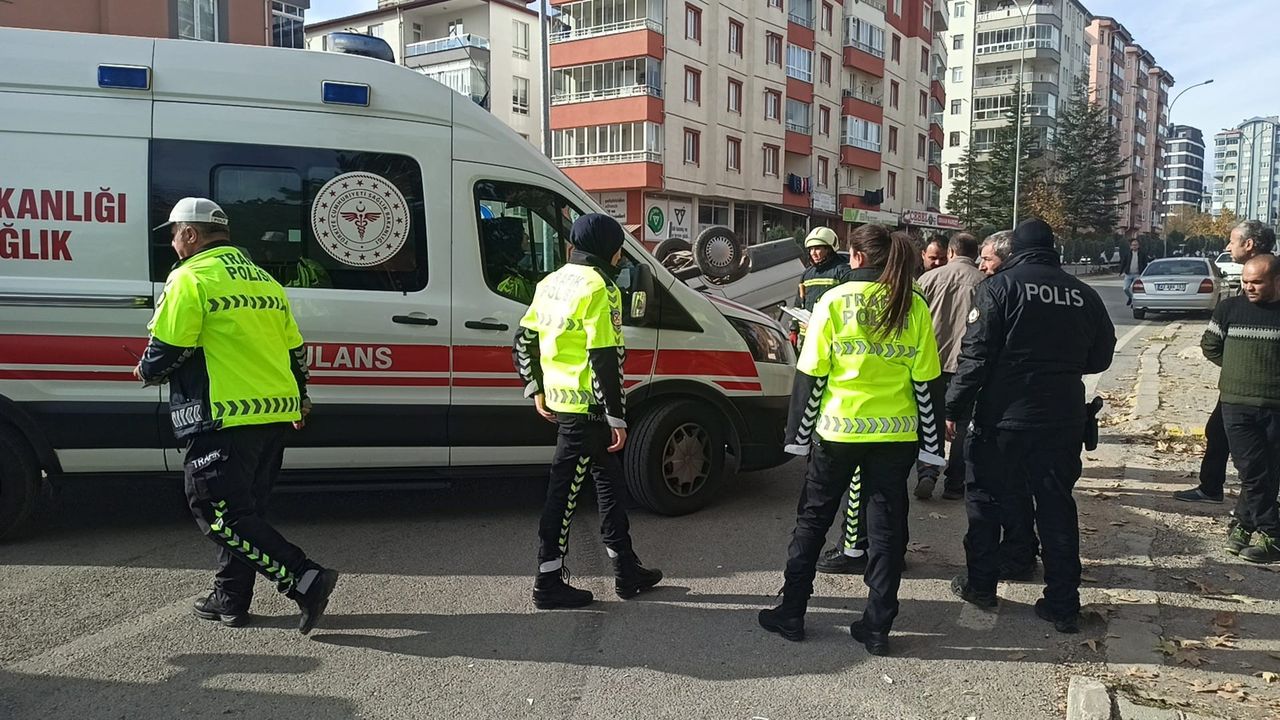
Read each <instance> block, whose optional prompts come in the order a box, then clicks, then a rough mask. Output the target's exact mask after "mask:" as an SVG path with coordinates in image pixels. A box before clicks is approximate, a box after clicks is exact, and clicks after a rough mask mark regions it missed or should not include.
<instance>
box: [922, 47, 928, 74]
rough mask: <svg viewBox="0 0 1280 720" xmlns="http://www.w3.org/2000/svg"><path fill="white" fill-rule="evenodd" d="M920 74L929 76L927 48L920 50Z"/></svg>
mask: <svg viewBox="0 0 1280 720" xmlns="http://www.w3.org/2000/svg"><path fill="white" fill-rule="evenodd" d="M920 74H921V75H928V74H929V48H927V47H923V48H920Z"/></svg>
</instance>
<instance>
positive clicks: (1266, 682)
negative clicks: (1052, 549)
mask: <svg viewBox="0 0 1280 720" xmlns="http://www.w3.org/2000/svg"><path fill="white" fill-rule="evenodd" d="M1203 328H1204V321H1203V320H1199V319H1188V320H1185V321H1182V322H1173V323H1170V324H1169V325H1167V326H1165V327H1162V328H1158V329H1156V330H1154V331H1153V332H1151V333H1149V334H1148V336H1147V337H1146V339H1145V340H1143V341H1140V342H1141V345H1140V347H1139V348H1137V349H1138V351H1139V353H1140V354H1139V359H1138V366H1137V369H1136V373H1133V374H1132V375H1131V376H1129V377H1124V376H1120V377H1114V378H1109V379H1108V382H1106V383H1104V386H1103V387H1102V388H1101V389H1100V394H1101V395H1102V396H1103V397H1104V398H1105V399H1106V400H1107V409H1106V410H1105V411H1104V413H1103V418H1102V426H1103V427H1102V438H1101V442H1102V444H1101V445H1100V446H1099V448H1098V450H1096V451H1094V452H1090V453H1086V460H1085V470H1084V477H1083V478H1082V479H1081V482H1080V484H1079V485H1078V486H1077V493H1076V496H1077V499H1078V501H1079V505H1080V516H1081V517H1080V524H1081V532H1082V540H1081V551H1082V552H1081V555H1082V557H1083V558H1084V563H1085V568H1084V580H1085V587H1084V588H1083V589H1082V593H1081V595H1082V601H1083V602H1084V603H1085V604H1086V612H1087V613H1090V614H1091V616H1092V618H1091V619H1092V622H1089V623H1086V624H1085V626H1084V627H1083V628H1082V630H1083V632H1082V634H1081V635H1080V636H1079V637H1080V642H1082V643H1084V646H1085V647H1087V648H1089V649H1090V650H1092V649H1093V648H1095V647H1096V648H1097V655H1096V656H1095V657H1098V656H1100V659H1101V660H1103V663H1102V664H1100V665H1098V666H1091V667H1090V668H1087V669H1084V670H1082V671H1081V672H1079V673H1078V674H1080V675H1085V676H1092V677H1094V678H1097V679H1098V680H1101V681H1102V682H1103V683H1104V684H1105V685H1106V686H1107V687H1108V688H1109V689H1110V691H1111V694H1112V695H1113V696H1114V701H1115V712H1116V715H1115V717H1119V718H1122V719H1136V718H1144V719H1145V718H1151V719H1153V720H1154V719H1156V718H1170V719H1171V718H1178V717H1184V718H1200V717H1203V718H1231V719H1232V720H1266V719H1272V718H1280V675H1278V674H1277V673H1280V602H1277V600H1276V598H1277V592H1276V588H1277V587H1280V574H1278V572H1280V567H1276V566H1256V565H1251V564H1249V563H1247V562H1245V561H1242V560H1239V559H1236V558H1233V557H1231V556H1230V555H1227V554H1226V553H1225V552H1223V550H1222V544H1223V541H1224V539H1225V537H1226V532H1227V529H1226V528H1227V522H1226V521H1227V513H1228V512H1229V511H1230V509H1231V508H1232V507H1233V506H1234V502H1235V498H1236V496H1237V495H1238V485H1236V484H1235V483H1236V480H1235V471H1234V469H1231V470H1230V471H1229V473H1228V485H1227V502H1226V503H1224V504H1223V505H1201V504H1192V503H1182V502H1178V501H1176V500H1174V499H1173V498H1172V497H1171V494H1172V493H1173V492H1174V491H1176V490H1182V489H1186V488H1188V487H1193V486H1194V485H1195V483H1196V477H1195V476H1196V473H1197V471H1198V469H1199V463H1200V458H1201V455H1202V453H1203V449H1204V423H1205V420H1206V419H1207V418H1208V415H1209V411H1210V410H1211V409H1212V407H1213V404H1214V402H1215V400H1216V395H1217V368H1216V367H1214V366H1213V365H1211V364H1210V363H1209V362H1208V361H1206V360H1204V358H1203V356H1202V355H1201V353H1200V348H1199V342H1200V335H1201V333H1202V331H1203ZM1081 680H1082V679H1081ZM1084 684H1085V683H1082V682H1077V685H1081V686H1082V687H1083V685H1084ZM1082 692H1083V691H1082ZM1073 697H1074V698H1075V700H1076V702H1075V703H1072V705H1073V707H1072V709H1071V712H1069V714H1068V716H1069V717H1070V718H1080V719H1083V718H1092V717H1106V718H1109V717H1111V716H1109V715H1103V716H1100V715H1096V714H1090V713H1089V712H1088V710H1087V708H1083V707H1079V701H1080V700H1081V699H1082V698H1086V695H1083V694H1081V692H1076V693H1073ZM1086 699H1087V698H1086ZM1095 699H1096V697H1095Z"/></svg>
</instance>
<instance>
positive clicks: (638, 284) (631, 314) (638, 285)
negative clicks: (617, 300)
mask: <svg viewBox="0 0 1280 720" xmlns="http://www.w3.org/2000/svg"><path fill="white" fill-rule="evenodd" d="M618 279H619V282H620V284H621V285H622V288H623V290H624V291H625V293H626V295H627V296H628V297H629V300H627V309H626V314H627V317H626V323H625V324H627V325H639V326H644V325H648V324H650V322H651V321H652V319H653V317H652V316H653V315H654V313H653V307H652V304H651V303H650V302H649V299H650V298H652V297H653V296H654V295H653V270H652V269H650V268H649V266H648V265H646V264H644V263H642V262H640V263H633V264H630V265H628V266H627V268H626V269H625V270H623V272H622V274H621V275H620V276H619V278H618Z"/></svg>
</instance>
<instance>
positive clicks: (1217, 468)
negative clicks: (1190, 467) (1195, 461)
mask: <svg viewBox="0 0 1280 720" xmlns="http://www.w3.org/2000/svg"><path fill="white" fill-rule="evenodd" d="M1230 457H1231V443H1230V440H1228V439H1227V428H1226V425H1225V424H1224V423H1223V421H1222V401H1221V400H1219V401H1218V404H1216V405H1214V406H1213V412H1212V413H1210V414H1209V421H1208V422H1206V423H1205V425H1204V457H1203V458H1202V459H1201V460H1200V492H1202V493H1204V494H1205V495H1209V496H1210V497H1216V498H1220V497H1222V492H1223V489H1224V488H1225V486H1226V484H1227V460H1228V459H1229V458H1230Z"/></svg>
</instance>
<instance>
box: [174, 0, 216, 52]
mask: <svg viewBox="0 0 1280 720" xmlns="http://www.w3.org/2000/svg"><path fill="white" fill-rule="evenodd" d="M178 37H179V38H181V39H183V40H205V41H208V42H217V41H218V0H178Z"/></svg>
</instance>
